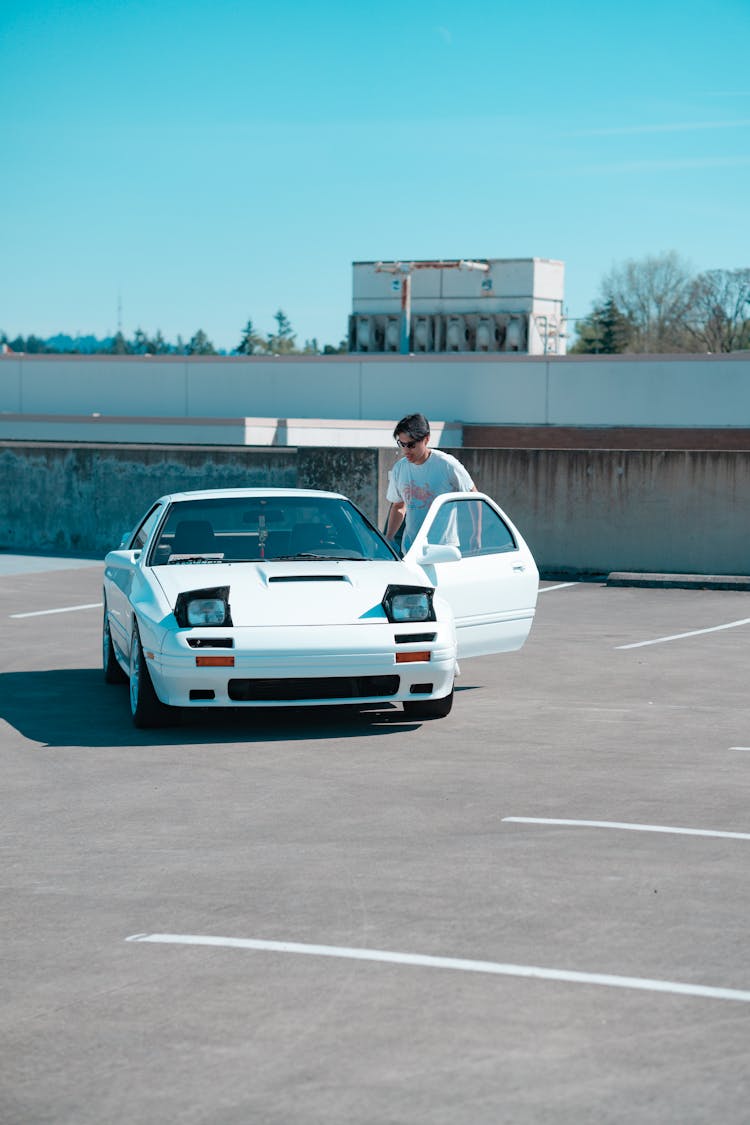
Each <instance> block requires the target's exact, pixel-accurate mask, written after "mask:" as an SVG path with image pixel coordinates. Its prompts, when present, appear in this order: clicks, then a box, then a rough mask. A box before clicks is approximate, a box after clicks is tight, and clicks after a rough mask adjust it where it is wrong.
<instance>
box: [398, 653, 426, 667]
mask: <svg viewBox="0 0 750 1125" xmlns="http://www.w3.org/2000/svg"><path fill="white" fill-rule="evenodd" d="M429 659H430V654H429V652H397V653H396V663H397V664H418V663H420V662H421V661H424V660H429Z"/></svg>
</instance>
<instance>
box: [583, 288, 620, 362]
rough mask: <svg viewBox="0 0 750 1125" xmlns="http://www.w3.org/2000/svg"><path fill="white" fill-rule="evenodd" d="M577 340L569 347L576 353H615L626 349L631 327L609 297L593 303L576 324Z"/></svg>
mask: <svg viewBox="0 0 750 1125" xmlns="http://www.w3.org/2000/svg"><path fill="white" fill-rule="evenodd" d="M576 334H577V337H578V338H577V340H576V342H575V343H574V345H573V347H572V348H571V349H570V350H571V352H572V353H573V354H578V355H616V354H618V353H620V352H625V351H627V350H628V344H629V342H630V338H631V335H632V328H631V325H630V322H629V321H628V318H627V317H626V316H623V314H622V313H621V312H620V310H619V309H618V307H617V305H616V304H615V302H614V301H613V300H612V298H611V297H610V298H609V299H608V300H606V301H605V302H604V303H603V304H601V305H595V306H594V308H593V310H592V312H591V313H590V314H589V316H587V317H585V318H584V319H583V320H580V321H579V322H578V324H577V325H576Z"/></svg>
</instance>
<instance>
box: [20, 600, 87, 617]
mask: <svg viewBox="0 0 750 1125" xmlns="http://www.w3.org/2000/svg"><path fill="white" fill-rule="evenodd" d="M103 604H104V603H103V602H91V603H90V604H89V605H66V606H63V607H62V608H61V609H35V610H34V612H33V613H10V614H8V616H9V617H45V616H46V615H47V614H49V613H75V611H76V610H78V609H101V608H102V606H103Z"/></svg>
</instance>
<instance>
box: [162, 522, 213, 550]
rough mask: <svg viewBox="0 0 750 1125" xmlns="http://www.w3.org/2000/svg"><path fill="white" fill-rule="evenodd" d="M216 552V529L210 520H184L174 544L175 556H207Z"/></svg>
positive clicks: (179, 526) (176, 533)
mask: <svg viewBox="0 0 750 1125" xmlns="http://www.w3.org/2000/svg"><path fill="white" fill-rule="evenodd" d="M215 552H216V538H215V536H214V529H213V527H212V526H211V524H210V523H209V522H208V520H182V521H181V522H180V523H178V524H177V527H176V528H175V533H174V541H173V543H172V554H173V555H206V554H213V553H215Z"/></svg>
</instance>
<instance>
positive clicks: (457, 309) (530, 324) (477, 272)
mask: <svg viewBox="0 0 750 1125" xmlns="http://www.w3.org/2000/svg"><path fill="white" fill-rule="evenodd" d="M352 271H353V279H352V314H351V316H350V318H349V351H350V352H400V353H402V354H404V353H417V352H518V353H521V354H524V355H564V354H565V336H564V319H563V286H564V272H565V266H564V263H563V262H558V261H553V260H551V259H549V258H472V259H468V258H467V259H451V260H435V261H400V262H397V261H383V262H353V263H352Z"/></svg>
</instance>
